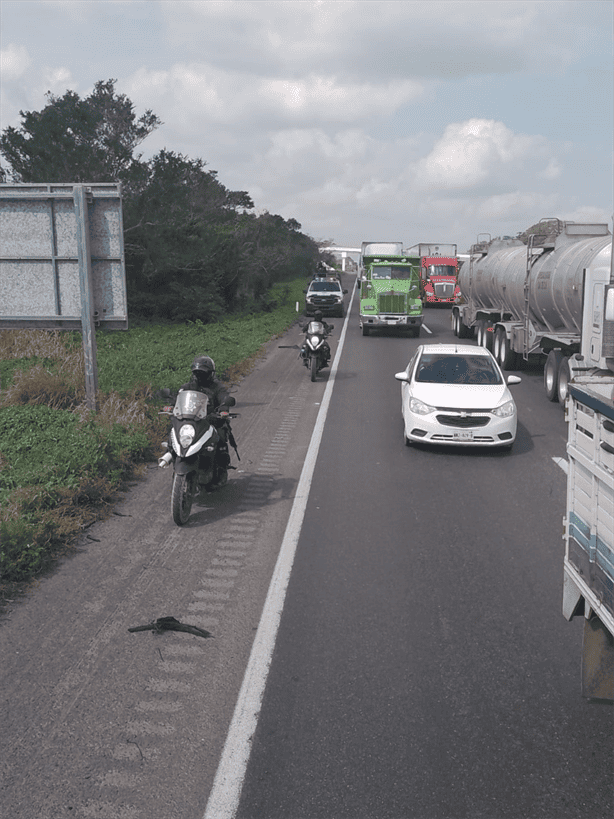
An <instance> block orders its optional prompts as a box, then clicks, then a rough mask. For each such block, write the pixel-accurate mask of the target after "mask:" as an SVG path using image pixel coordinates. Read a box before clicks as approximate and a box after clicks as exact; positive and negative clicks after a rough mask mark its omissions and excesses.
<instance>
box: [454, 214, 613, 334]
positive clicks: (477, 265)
mask: <svg viewBox="0 0 614 819" xmlns="http://www.w3.org/2000/svg"><path fill="white" fill-rule="evenodd" d="M573 227H574V228H575V229H579V228H605V230H606V231H607V225H591V226H589V225H582V226H580V225H574V226H573ZM580 235H581V234H580ZM611 242H612V238H611V236H607V235H599V236H594V235H593V236H590V237H588V238H578V234H577V233H576V234H575V235H574V233H573V232H572V233H571V234H570V233H567V232H566V233H564V234H561V235H560V236H558V237H557V239H556V244H555V248H554V250H551V251H546V252H545V253H543V254H542V255H541V256H540V257H538V259H537V261H536V262H535V263H534V264H533V266H532V268H531V273H530V276H529V318H530V320H531V321H532V323H533V324H534V325H535V327H536V329H537V330H541V331H544V332H548V331H549V332H562V333H578V334H579V333H580V329H581V326H582V297H583V296H582V287H583V271H584V269H585V268H586V267H588V266H589V265H590V263H591V262H592V261H593V260H594V259H595V257H596V256H597V254H598V253H600V252H601V251H602V250H603V249H604V248H605V247H607V246H608V245H610V244H611ZM502 245H503V246H502ZM510 245H512V246H510ZM526 260H527V248H526V246H525V245H523V244H522V243H521V242H519V241H518V240H512V241H511V242H508V243H505V244H504V243H498V244H497V243H493V244H492V245H491V247H490V248H489V252H488V254H487V255H486V256H483V257H482V258H481V259H479V260H477V261H474V263H473V265H470V264H469V263H467V264H464V265H463V267H462V268H461V271H460V273H459V284H460V288H461V291H462V293H463V295H464V296H465V297H466V298H467V299H468V300H469V301H471V302H472V303H473V306H474V308H476V309H479V308H484V309H485V310H489V311H498V312H501V313H507V314H510V315H511V318H512V320H514V321H522V320H523V318H524V314H525V293H524V286H525V278H526Z"/></svg>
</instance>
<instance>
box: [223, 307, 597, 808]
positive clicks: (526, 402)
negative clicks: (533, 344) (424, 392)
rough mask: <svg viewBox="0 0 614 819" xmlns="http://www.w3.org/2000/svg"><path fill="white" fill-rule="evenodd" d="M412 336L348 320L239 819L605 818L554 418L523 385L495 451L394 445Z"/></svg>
mask: <svg viewBox="0 0 614 819" xmlns="http://www.w3.org/2000/svg"><path fill="white" fill-rule="evenodd" d="M425 322H426V324H427V326H428V327H429V329H430V330H432V335H431V336H430V337H428V335H427V333H425V331H424V330H423V331H422V338H421V341H422V340H423V339H424V338H425V337H428V340H429V341H431V340H433V341H438V340H439V341H450V340H453V336H452V334H451V332H450V329H449V316H448V313H447V312H445V311H438V310H431V311H427V313H426V318H425ZM418 343H419V342H418V341H417V340H416V341H414V340H407V339H400V338H395V337H390V336H388V337H383V336H379V337H378V336H375V337H369V338H366V339H365V338H362V337H361V336H360V335H359V330H358V328H357V326H356V322H353V323H352V324H351V325H350V329H349V332H348V338H347V341H346V349H345V350H344V357H343V358H342V366H341V367H340V371H339V376H338V379H337V382H336V385H335V392H334V397H333V400H332V403H331V407H330V412H329V415H328V418H327V424H326V431H325V435H324V438H323V441H322V446H321V448H320V455H319V458H318V463H317V468H316V471H315V475H314V480H313V485H312V492H311V495H310V498H309V503H308V507H307V514H306V517H305V522H304V526H303V530H302V534H301V538H300V541H299V545H298V550H297V558H296V562H295V565H294V569H293V573H292V577H291V580H290V586H289V591H288V597H287V600H286V606H285V609H284V615H283V618H282V623H281V628H280V632H279V635H278V640H277V645H276V649H275V654H274V661H273V664H272V668H271V673H270V676H269V681H268V685H267V689H266V695H265V699H264V707H263V711H262V714H261V716H260V721H259V724H258V729H257V731H256V734H255V736H254V738H253V750H252V756H251V760H250V764H249V767H248V774H247V778H246V784H245V786H244V789H243V795H242V799H241V806H240V810H239V812H238V817H239V819H256V817H264V816H266V817H268V818H269V819H272V817H276V818H277V817H278V818H279V819H288V817H292V819H331V817H335V819H346V818H347V819H363V817H364V819H367V817H378V819H404V818H405V817H407V818H409V817H415V818H416V819H469V818H470V817H471V819H473V817H488V819H499V818H501V819H503V817H510V819H520V817H524V818H525V819H538V817H549V818H551V819H563V817H565V818H566V819H574V818H575V817H579V816H582V815H585V816H591V817H594V818H595V819H596V818H597V817H606V816H611V811H612V807H613V802H612V789H611V787H612V777H611V763H612V746H613V742H612V739H613V733H612V711H611V708H610V707H609V706H607V705H595V704H593V705H590V704H587V703H586V702H583V701H582V700H581V699H580V698H579V696H578V693H579V690H578V673H579V651H580V628H579V623H577V622H574V623H573V624H569V623H567V622H566V621H565V620H564V619H563V618H562V616H561V614H560V603H561V560H562V543H561V532H562V516H563V514H564V502H565V475H564V473H563V471H562V470H561V468H560V467H559V466H558V465H557V464H556V463H555V462H554V461H553V458H555V457H557V456H560V455H563V454H564V452H565V436H566V427H565V423H564V418H563V413H562V411H561V408H560V407H559V406H558V405H555V404H550V403H549V402H547V401H546V400H545V398H544V396H543V392H542V384H541V374H540V373H539V372H536V371H534V372H529V373H521V375H522V377H523V383H522V384H520V385H517V386H515V387H513V390H514V393H513V394H514V396H515V398H516V401H517V404H518V406H519V422H520V423H519V436H518V439H517V442H516V445H515V447H514V449H513V451H512V453H511V454H510V455H507V454H501V453H498V452H495V451H490V452H484V451H480V450H475V449H473V450H458V449H452V448H444V449H440V450H436V449H433V448H430V449H427V448H418V447H412V448H406V447H405V446H404V445H403V441H402V424H401V420H400V409H399V405H400V400H399V393H400V388H399V385H398V382H396V381H394V379H393V375H394V373H395V372H397V371H400V370H402V369H404V367H405V366H406V364H407V361H408V360H409V358H410V356H411V352H412V350H413V349H415V347H416V345H417V344H418ZM581 749H585V752H582V751H581ZM589 780H590V781H591V782H592V786H591V787H589V788H587V786H586V783H587V781H589Z"/></svg>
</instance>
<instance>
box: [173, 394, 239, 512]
mask: <svg viewBox="0 0 614 819" xmlns="http://www.w3.org/2000/svg"><path fill="white" fill-rule="evenodd" d="M232 401H233V402H234V398H233V399H232ZM161 414H162V415H170V416H171V430H170V433H169V437H168V442H166V441H165V442H163V444H162V445H163V446H165V447H166V448H167V449H168V452H166V453H165V454H164V455H163V456H162V457H161V458H160V459H159V460H158V466H159V467H160V468H162V469H164V468H167V467H169V466H170V465H171V463H172V464H173V471H174V474H173V483H172V486H171V511H172V514H173V520H174V521H175V523H176V524H177V526H183V525H184V524H185V523H187V521H188V518H189V517H190V511H191V509H192V503H193V502H194V500H195V498H196V497H197V496H198V494H199V493H200V492H201V490H202V489H203V488H204V489H206V490H208V491H211V490H213V489H221V487H223V486H225V485H226V483H227V482H228V470H229V469H234V467H232V466H230V455H229V453H228V442H229V443H230V444H231V446H232V447H233V449H234V450H235V452H237V445H236V442H235V439H234V436H233V434H232V429H231V427H230V419H231V418H237V417H238V416H237V415H236V414H235V413H229V412H212V411H211V408H210V402H209V398H208V397H207V395H205V394H204V393H202V392H198V391H197V390H181V392H179V393H178V395H177V398H176V400H175V405H174V406H173V407H165V408H164V409H163V410H162V412H161ZM237 457H239V453H238V452H237Z"/></svg>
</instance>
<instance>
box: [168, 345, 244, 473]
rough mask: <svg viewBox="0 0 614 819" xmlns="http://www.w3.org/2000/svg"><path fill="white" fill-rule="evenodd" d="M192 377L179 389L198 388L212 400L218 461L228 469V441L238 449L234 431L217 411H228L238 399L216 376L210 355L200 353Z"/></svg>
mask: <svg viewBox="0 0 614 819" xmlns="http://www.w3.org/2000/svg"><path fill="white" fill-rule="evenodd" d="M191 369H192V378H191V379H190V380H189V381H188V383H187V384H183V386H181V387H180V388H179V390H180V391H181V390H197V391H198V392H204V394H205V395H206V396H207V398H208V399H209V402H210V406H211V411H212V414H213V415H214V417H212V418H211V423H212V424H213V426H215V428H216V429H217V431H218V433H219V436H220V438H221V442H220V444H219V445H218V449H217V455H216V461H217V463H219V464H220V466H221V467H223V468H224V469H226V468H227V467H228V466H229V464H230V455H229V454H228V441H229V440H230V443H231V444H232V446H233V447H234V449H235V450H236V444H235V441H234V437H233V435H232V432H230V435H229V429H230V428H229V427H228V425H227V424H226V422H225V421H224V420H220V419H219V418H218V417H217V415H216V413H227V412H228V411H229V409H230V407H234V405H235V404H236V403H237V402H236V399H235V398H234V397H233V396H232V395H231V394H230V393H229V392H228V390H227V389H226V387H225V386H224V385H223V384H222V383H221V382H220V381H218V380H217V379H216V377H215V361H214V360H213V359H212V358H209V356H208V355H199V356H197V357H196V358H195V359H194V361H193V362H192V367H191Z"/></svg>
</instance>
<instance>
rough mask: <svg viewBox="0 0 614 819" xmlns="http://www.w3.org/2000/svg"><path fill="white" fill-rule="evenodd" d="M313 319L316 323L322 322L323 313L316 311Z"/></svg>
mask: <svg viewBox="0 0 614 819" xmlns="http://www.w3.org/2000/svg"><path fill="white" fill-rule="evenodd" d="M313 318H314V320H315V321H322V311H321V310H316V311H315V313H314V314H313Z"/></svg>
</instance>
